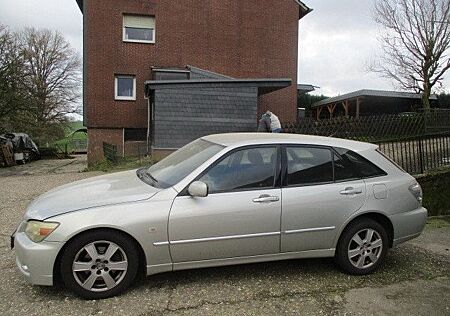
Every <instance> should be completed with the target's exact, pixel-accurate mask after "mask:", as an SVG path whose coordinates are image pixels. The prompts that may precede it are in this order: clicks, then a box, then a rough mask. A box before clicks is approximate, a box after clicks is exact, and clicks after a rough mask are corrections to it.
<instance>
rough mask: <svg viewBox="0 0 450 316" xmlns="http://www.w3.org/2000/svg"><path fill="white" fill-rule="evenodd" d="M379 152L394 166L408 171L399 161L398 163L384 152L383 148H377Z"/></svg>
mask: <svg viewBox="0 0 450 316" xmlns="http://www.w3.org/2000/svg"><path fill="white" fill-rule="evenodd" d="M377 152H378V153H379V154H380V155H381V156H383V157H384V158H386V159H387V160H388V161H389V162H390V163H392V164H393V165H394V166H396V167H397V168H398V169H400V170H401V171H403V172H406V171H405V170H404V169H403V168H402V167H400V165H399V164H398V163H396V162H395V161H394V160H393V159H392V158H391V157H389V156H388V155H386V154H384V153H383V152H382V151H381V150H379V149H377Z"/></svg>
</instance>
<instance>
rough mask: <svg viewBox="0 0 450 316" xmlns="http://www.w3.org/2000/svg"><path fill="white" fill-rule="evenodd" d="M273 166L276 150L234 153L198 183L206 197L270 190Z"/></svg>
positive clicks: (273, 174)
mask: <svg viewBox="0 0 450 316" xmlns="http://www.w3.org/2000/svg"><path fill="white" fill-rule="evenodd" d="M276 164H277V148H276V147H260V148H248V149H242V150H238V151H235V152H233V153H231V154H230V155H228V156H227V157H225V158H224V159H222V160H221V161H220V162H219V163H217V164H216V165H215V166H214V167H212V168H211V169H209V170H208V171H207V172H206V173H205V174H204V175H203V176H202V177H201V178H200V179H199V180H200V181H203V182H205V183H206V184H207V185H208V189H209V193H210V194H212V193H219V192H229V191H234V190H251V189H258V188H260V189H262V188H272V187H274V182H275V171H276Z"/></svg>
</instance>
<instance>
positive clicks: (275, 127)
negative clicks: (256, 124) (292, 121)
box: [266, 111, 283, 133]
mask: <svg viewBox="0 0 450 316" xmlns="http://www.w3.org/2000/svg"><path fill="white" fill-rule="evenodd" d="M266 114H267V115H268V116H269V118H270V129H271V131H272V133H281V132H282V131H283V130H282V129H281V123H280V119H279V118H278V116H276V115H275V114H273V113H272V112H270V111H267V112H266Z"/></svg>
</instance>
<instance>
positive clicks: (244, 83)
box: [144, 78, 292, 95]
mask: <svg viewBox="0 0 450 316" xmlns="http://www.w3.org/2000/svg"><path fill="white" fill-rule="evenodd" d="M144 84H145V91H146V94H147V95H148V93H149V91H150V90H161V89H174V88H204V87H205V86H208V87H212V88H227V87H233V86H239V87H249V88H250V87H257V88H258V92H259V94H266V93H270V92H273V91H276V90H279V89H283V88H286V87H289V86H290V85H291V84H292V80H291V79H290V78H263V79H259V78H258V79H226V78H225V79H186V80H147V81H145V82H144Z"/></svg>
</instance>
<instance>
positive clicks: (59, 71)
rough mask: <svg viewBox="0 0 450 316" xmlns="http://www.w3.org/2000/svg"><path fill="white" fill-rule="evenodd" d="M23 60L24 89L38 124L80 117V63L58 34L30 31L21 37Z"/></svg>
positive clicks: (77, 56)
mask: <svg viewBox="0 0 450 316" xmlns="http://www.w3.org/2000/svg"><path fill="white" fill-rule="evenodd" d="M20 46H21V50H22V56H23V60H24V74H25V80H24V81H23V85H24V87H25V90H26V91H27V93H28V95H29V97H30V99H32V100H33V101H32V103H31V104H30V109H29V110H30V111H31V113H32V117H33V118H34V119H35V120H36V122H37V123H42V124H44V125H45V124H46V123H58V122H63V121H66V120H67V116H66V115H67V114H70V113H79V111H80V106H79V100H80V96H81V88H80V87H81V61H80V57H79V55H78V54H77V52H76V51H75V50H74V49H73V48H72V47H71V46H70V44H69V43H68V42H67V41H66V40H65V39H64V37H63V36H62V35H61V33H59V32H56V31H55V32H52V31H50V30H37V29H34V28H27V29H25V30H24V31H23V32H21V34H20Z"/></svg>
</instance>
